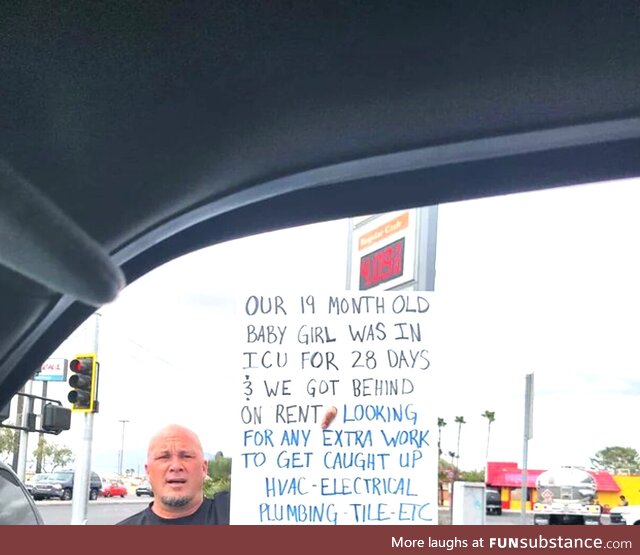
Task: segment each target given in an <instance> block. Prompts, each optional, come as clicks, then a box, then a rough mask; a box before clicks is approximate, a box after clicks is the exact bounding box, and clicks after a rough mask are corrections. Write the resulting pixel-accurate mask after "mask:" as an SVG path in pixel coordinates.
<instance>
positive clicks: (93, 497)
mask: <svg viewBox="0 0 640 555" xmlns="http://www.w3.org/2000/svg"><path fill="white" fill-rule="evenodd" d="M89 499H91V501H95V500H96V499H98V490H97V489H92V490H90V491H89Z"/></svg>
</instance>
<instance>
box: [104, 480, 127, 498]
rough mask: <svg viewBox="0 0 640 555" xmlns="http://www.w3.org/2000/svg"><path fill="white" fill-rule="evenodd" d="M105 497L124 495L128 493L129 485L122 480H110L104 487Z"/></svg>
mask: <svg viewBox="0 0 640 555" xmlns="http://www.w3.org/2000/svg"><path fill="white" fill-rule="evenodd" d="M101 493H102V496H103V497H124V496H126V495H127V493H128V491H127V486H125V485H124V483H123V482H122V481H121V480H110V481H109V482H108V483H107V484H106V485H105V486H104V487H103V488H102V492H101Z"/></svg>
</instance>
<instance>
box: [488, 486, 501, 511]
mask: <svg viewBox="0 0 640 555" xmlns="http://www.w3.org/2000/svg"><path fill="white" fill-rule="evenodd" d="M485 499H486V512H487V514H488V515H490V514H494V513H495V514H497V515H501V514H502V501H501V500H500V492H499V491H498V490H497V489H495V488H487V489H486V490H485Z"/></svg>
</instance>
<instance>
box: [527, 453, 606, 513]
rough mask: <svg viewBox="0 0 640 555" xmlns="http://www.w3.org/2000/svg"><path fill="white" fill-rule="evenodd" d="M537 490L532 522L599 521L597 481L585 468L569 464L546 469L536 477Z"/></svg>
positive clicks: (599, 507)
mask: <svg viewBox="0 0 640 555" xmlns="http://www.w3.org/2000/svg"><path fill="white" fill-rule="evenodd" d="M536 490H537V493H538V501H537V502H536V503H534V505H533V523H534V524H542V525H546V524H588V525H590V524H600V515H601V513H602V507H601V506H600V505H599V504H598V503H597V502H596V480H595V478H594V477H593V476H591V474H589V473H588V472H587V471H586V470H582V469H580V468H575V467H569V466H563V467H561V468H558V469H555V470H547V471H546V472H543V473H542V474H540V476H538V479H537V480H536Z"/></svg>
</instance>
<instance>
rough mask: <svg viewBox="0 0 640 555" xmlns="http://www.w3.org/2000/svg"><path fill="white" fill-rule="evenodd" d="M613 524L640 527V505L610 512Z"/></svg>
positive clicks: (614, 509)
mask: <svg viewBox="0 0 640 555" xmlns="http://www.w3.org/2000/svg"><path fill="white" fill-rule="evenodd" d="M609 519H610V523H611V524H616V525H624V524H626V525H631V526H640V505H626V506H625V507H614V508H612V509H611V510H610V511H609Z"/></svg>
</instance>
